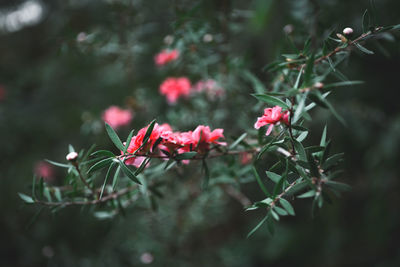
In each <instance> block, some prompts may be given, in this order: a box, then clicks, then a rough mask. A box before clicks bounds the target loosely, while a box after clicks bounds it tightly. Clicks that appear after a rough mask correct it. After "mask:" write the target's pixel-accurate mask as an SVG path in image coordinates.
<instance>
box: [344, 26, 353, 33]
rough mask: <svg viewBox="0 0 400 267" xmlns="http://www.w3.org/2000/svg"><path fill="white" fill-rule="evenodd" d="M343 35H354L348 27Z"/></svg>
mask: <svg viewBox="0 0 400 267" xmlns="http://www.w3.org/2000/svg"><path fill="white" fill-rule="evenodd" d="M343 33H344V34H346V35H349V34H352V33H353V29H352V28H349V27H347V28H345V29H344V30H343Z"/></svg>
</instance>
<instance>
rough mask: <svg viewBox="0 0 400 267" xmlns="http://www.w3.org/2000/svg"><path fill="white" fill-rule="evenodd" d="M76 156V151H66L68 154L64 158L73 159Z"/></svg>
mask: <svg viewBox="0 0 400 267" xmlns="http://www.w3.org/2000/svg"><path fill="white" fill-rule="evenodd" d="M77 158H78V153H76V152H70V153H68V155H67V156H66V159H67V160H68V161H75V160H76V159H77Z"/></svg>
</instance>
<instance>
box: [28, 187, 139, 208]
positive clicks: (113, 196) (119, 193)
mask: <svg viewBox="0 0 400 267" xmlns="http://www.w3.org/2000/svg"><path fill="white" fill-rule="evenodd" d="M135 189H137V185H133V186H130V187H127V188H124V189H122V190H120V191H117V192H114V193H112V194H110V195H107V196H105V197H103V198H101V199H94V200H90V201H65V202H48V201H41V200H36V201H35V203H38V204H42V205H46V206H74V205H75V206H82V205H96V204H99V203H104V202H107V201H109V200H112V199H117V198H119V197H121V196H123V195H126V194H128V193H129V192H132V191H133V190H135Z"/></svg>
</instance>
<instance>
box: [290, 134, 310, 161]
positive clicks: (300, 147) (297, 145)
mask: <svg viewBox="0 0 400 267" xmlns="http://www.w3.org/2000/svg"><path fill="white" fill-rule="evenodd" d="M293 143H294V148H295V149H296V152H297V154H298V155H299V159H300V160H302V161H307V154H306V151H305V150H304V147H303V145H302V144H301V143H300V142H299V141H297V140H296V139H294V140H293Z"/></svg>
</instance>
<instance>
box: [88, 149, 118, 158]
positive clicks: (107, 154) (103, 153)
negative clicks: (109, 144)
mask: <svg viewBox="0 0 400 267" xmlns="http://www.w3.org/2000/svg"><path fill="white" fill-rule="evenodd" d="M90 156H92V157H109V158H112V157H115V155H114V154H113V153H112V152H111V151H108V150H99V151H96V152H93V153H92V154H90Z"/></svg>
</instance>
